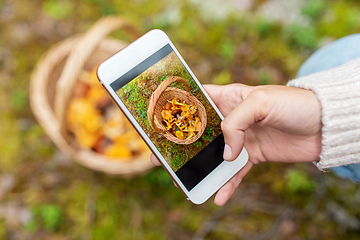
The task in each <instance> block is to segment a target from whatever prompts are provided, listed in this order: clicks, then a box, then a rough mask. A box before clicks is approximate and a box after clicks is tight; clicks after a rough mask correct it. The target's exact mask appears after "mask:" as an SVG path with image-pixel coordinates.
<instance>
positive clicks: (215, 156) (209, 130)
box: [110, 44, 225, 191]
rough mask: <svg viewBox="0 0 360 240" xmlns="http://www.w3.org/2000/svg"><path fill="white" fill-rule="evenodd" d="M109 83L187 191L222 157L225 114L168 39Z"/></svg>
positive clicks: (212, 168) (220, 160) (209, 171)
mask: <svg viewBox="0 0 360 240" xmlns="http://www.w3.org/2000/svg"><path fill="white" fill-rule="evenodd" d="M110 86H111V87H112V88H113V90H114V91H115V92H116V95H117V96H118V97H119V98H120V100H121V101H122V102H123V103H124V105H125V106H126V107H127V109H128V110H129V112H130V113H131V114H132V115H133V117H134V118H135V119H136V121H137V122H138V124H139V125H140V126H141V128H142V129H143V130H144V132H145V133H146V135H147V136H148V138H149V139H150V140H151V141H152V143H153V144H154V145H155V146H156V148H157V149H158V151H159V152H160V154H161V155H162V156H163V158H164V159H165V160H166V162H167V163H168V164H169V166H170V167H171V169H172V170H173V171H174V172H175V174H176V175H177V176H178V178H179V179H180V180H181V181H182V183H183V184H184V186H185V187H186V189H187V190H188V191H191V189H193V188H194V187H195V186H196V185H197V184H199V183H200V182H201V181H202V180H203V179H204V178H205V177H206V176H208V175H209V173H211V172H212V171H213V170H214V169H215V168H216V167H218V166H219V165H220V164H221V163H222V162H223V149H224V145H225V142H224V137H223V134H222V132H221V127H220V123H221V118H220V116H219V115H218V113H217V112H216V111H215V109H214V108H213V107H212V105H211V103H210V102H209V101H208V99H207V97H206V96H205V95H204V93H203V92H202V90H201V88H199V86H198V84H197V82H196V81H195V80H194V79H193V78H192V76H191V74H190V73H189V71H188V70H187V68H186V67H185V66H184V65H183V63H182V61H181V60H180V59H179V57H178V56H177V55H176V53H175V52H174V50H173V49H172V47H171V46H170V45H169V44H167V45H165V46H164V47H162V48H161V49H159V50H158V51H157V52H155V53H154V54H152V55H151V56H149V57H148V58H147V59H145V60H144V61H143V62H141V63H139V64H138V65H137V66H135V67H134V68H132V69H131V70H129V71H128V72H127V73H126V74H124V75H122V76H121V77H120V78H118V79H117V80H115V81H114V82H113V83H111V84H110Z"/></svg>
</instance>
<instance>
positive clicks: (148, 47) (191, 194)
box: [97, 30, 248, 204]
mask: <svg viewBox="0 0 360 240" xmlns="http://www.w3.org/2000/svg"><path fill="white" fill-rule="evenodd" d="M167 44H169V45H170V47H171V48H172V50H173V51H174V52H175V54H176V55H177V56H178V57H179V59H180V61H181V62H182V63H183V65H184V66H185V68H186V69H187V70H188V72H189V73H190V75H191V76H192V78H193V79H194V81H195V82H196V83H197V84H198V85H199V88H200V89H201V90H202V92H203V93H204V95H205V96H206V97H207V98H208V100H209V102H210V104H211V105H212V106H213V108H214V109H215V111H216V112H217V114H218V115H219V116H220V118H221V119H223V116H222V114H221V112H220V111H219V110H218V109H217V108H216V106H215V104H214V103H213V101H212V100H211V99H210V97H209V96H208V94H207V93H206V91H205V90H204V88H203V87H202V85H201V84H200V82H199V81H198V80H197V78H196V77H195V75H194V74H193V73H192V71H191V70H190V68H189V67H188V65H187V64H186V62H185V61H184V59H183V58H182V57H181V55H180V54H179V52H178V51H177V49H176V48H175V46H174V45H173V44H172V42H171V41H170V39H169V38H168V37H167V35H166V34H165V33H164V32H162V31H161V30H152V31H150V32H148V33H147V34H145V35H143V36H142V37H141V38H139V39H138V40H136V41H135V42H133V43H132V44H130V45H129V46H127V47H126V48H124V49H122V50H121V51H120V52H118V53H116V54H115V55H113V56H112V57H111V58H109V59H107V60H106V61H105V62H103V63H102V64H101V65H100V66H99V68H98V71H97V74H98V78H99V80H100V82H101V84H103V86H104V87H105V89H106V90H107V91H108V92H109V94H110V95H111V97H112V98H113V100H114V101H115V103H116V104H117V105H118V106H119V107H120V109H121V110H122V111H123V113H124V114H125V116H126V117H127V118H128V119H129V121H130V122H131V123H132V124H133V126H134V128H135V129H136V130H137V131H138V133H139V134H140V136H141V137H142V138H143V139H144V141H145V142H146V143H147V145H148V146H149V148H150V149H151V150H152V152H153V153H154V155H155V156H156V157H157V158H158V159H159V160H160V162H161V164H162V165H163V167H164V168H165V169H166V171H167V172H168V173H169V175H170V176H171V177H172V178H173V180H174V181H175V183H176V184H177V185H178V187H179V188H180V189H181V191H182V192H183V193H184V194H185V195H186V196H187V198H188V199H189V200H190V201H191V202H193V203H194V204H201V203H203V202H205V201H206V200H207V199H208V198H209V197H211V196H212V195H213V194H214V193H215V192H216V191H217V190H218V189H219V188H220V187H221V186H222V185H223V184H225V183H226V182H227V181H228V180H229V179H230V178H231V177H232V176H233V175H234V174H236V173H237V172H238V171H239V170H240V169H241V168H242V167H243V166H244V165H245V164H246V162H247V159H248V155H247V152H246V150H245V149H243V151H242V152H241V154H240V155H239V157H238V158H237V159H236V160H234V161H232V162H226V161H223V162H222V163H221V164H220V165H218V166H217V167H216V168H215V169H214V170H213V171H212V172H210V174H208V175H207V176H206V177H205V178H204V179H203V180H202V181H201V182H199V183H198V184H197V185H196V186H195V187H194V188H192V189H191V190H190V191H188V190H187V189H186V187H185V186H184V184H183V183H182V181H181V180H180V179H179V178H178V177H177V175H176V174H175V172H174V171H173V170H172V169H171V167H170V166H169V165H168V164H167V162H166V161H165V159H164V158H163V157H162V155H161V154H160V152H159V151H158V150H157V148H156V147H155V145H154V144H153V143H152V141H151V140H150V139H149V138H148V137H147V135H146V133H145V132H144V130H143V129H142V128H141V127H140V125H139V124H138V123H137V121H136V120H135V118H134V117H133V116H132V115H131V113H130V111H129V110H128V109H127V108H126V107H125V104H124V103H123V102H122V101H121V100H120V98H119V97H118V96H117V94H116V92H115V90H114V89H113V88H112V87H111V84H112V83H114V82H115V81H116V80H117V79H118V78H119V77H121V76H122V75H124V74H125V73H127V72H129V71H130V70H131V69H133V68H134V67H135V66H137V65H138V64H139V63H141V62H142V61H144V60H145V59H147V58H148V57H149V56H152V55H153V54H154V53H156V52H157V51H158V50H159V49H161V48H162V47H164V46H166V45H167Z"/></svg>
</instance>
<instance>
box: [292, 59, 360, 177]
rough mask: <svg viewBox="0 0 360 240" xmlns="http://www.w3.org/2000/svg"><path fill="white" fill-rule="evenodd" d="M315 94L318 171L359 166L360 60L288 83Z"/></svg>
mask: <svg viewBox="0 0 360 240" xmlns="http://www.w3.org/2000/svg"><path fill="white" fill-rule="evenodd" d="M287 85H288V86H292V87H297V88H303V89H309V90H312V91H313V92H315V94H316V95H317V97H318V99H319V101H320V103H321V108H322V109H321V114H322V117H321V119H322V124H323V127H322V140H321V142H322V149H321V154H320V161H318V162H317V163H316V165H317V167H318V168H319V169H320V170H324V169H327V168H331V167H337V166H341V165H348V164H352V163H360V58H358V59H355V60H353V61H350V62H348V63H346V64H344V65H342V66H339V67H336V68H333V69H329V70H326V71H322V72H318V73H314V74H311V75H308V76H305V77H301V78H298V79H295V80H292V81H290V82H288V84H287Z"/></svg>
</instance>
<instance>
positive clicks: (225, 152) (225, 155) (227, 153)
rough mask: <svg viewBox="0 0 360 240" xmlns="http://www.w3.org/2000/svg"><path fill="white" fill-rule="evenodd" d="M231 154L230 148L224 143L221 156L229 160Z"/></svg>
mask: <svg viewBox="0 0 360 240" xmlns="http://www.w3.org/2000/svg"><path fill="white" fill-rule="evenodd" d="M231 156H232V154H231V148H230V146H229V145H227V144H225V147H224V155H223V158H224V159H225V160H229V159H230V158H231Z"/></svg>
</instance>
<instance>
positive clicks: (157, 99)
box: [148, 76, 207, 144]
mask: <svg viewBox="0 0 360 240" xmlns="http://www.w3.org/2000/svg"><path fill="white" fill-rule="evenodd" d="M174 82H179V83H182V84H183V85H184V86H185V90H186V91H184V90H181V89H178V88H173V87H169V86H170V85H171V84H172V83H174ZM175 97H176V98H178V99H179V100H180V101H185V102H186V104H194V105H195V106H196V107H197V109H198V112H199V118H200V121H201V129H200V131H199V132H198V133H197V134H196V135H195V136H194V137H192V138H190V139H179V138H177V137H176V136H174V135H173V134H172V133H170V132H169V131H168V130H167V129H166V127H165V126H164V124H163V123H162V121H163V118H162V115H161V111H162V110H163V108H162V107H163V106H164V105H165V104H166V102H167V101H168V100H171V99H173V98H175ZM148 120H149V123H150V126H151V127H152V128H153V129H154V130H155V131H156V132H158V133H161V134H162V135H163V136H164V137H165V138H166V139H168V140H170V141H172V142H174V143H177V144H191V143H193V142H195V141H196V140H198V139H199V138H200V137H201V135H202V134H203V133H204V130H205V127H206V123H207V119H206V111H205V107H204V106H203V105H202V103H201V102H200V101H199V100H198V99H197V98H196V97H194V96H193V95H192V94H191V93H190V88H189V85H188V83H187V82H186V81H185V80H184V79H183V78H181V77H177V76H171V77H168V78H166V79H165V80H164V81H163V82H162V83H161V84H160V85H159V86H158V87H157V89H156V90H155V91H154V92H153V93H152V95H151V98H150V104H149V110H148Z"/></svg>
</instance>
